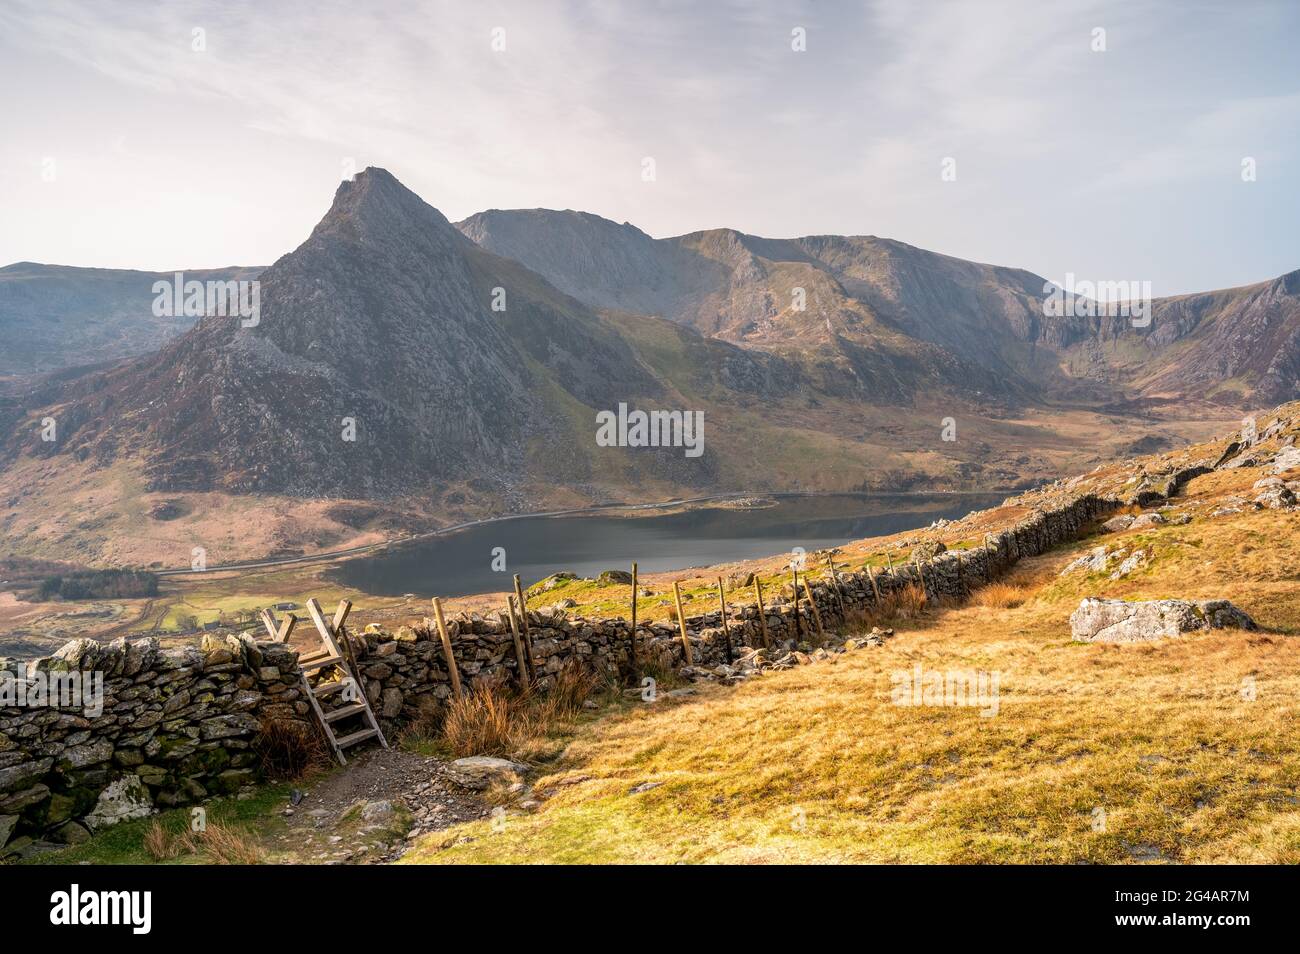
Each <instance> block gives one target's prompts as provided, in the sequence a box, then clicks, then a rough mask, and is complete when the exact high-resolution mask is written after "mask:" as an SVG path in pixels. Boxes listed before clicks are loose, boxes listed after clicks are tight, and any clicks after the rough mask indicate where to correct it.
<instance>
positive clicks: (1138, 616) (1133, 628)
mask: <svg viewBox="0 0 1300 954" xmlns="http://www.w3.org/2000/svg"><path fill="white" fill-rule="evenodd" d="M1225 627H1236V628H1240V629H1258V627H1257V626H1256V625H1255V621H1254V620H1252V619H1251V618H1250V617H1249V616H1248V615H1247V614H1246V613H1244V612H1243V611H1242V610H1240V609H1238V608H1237V607H1235V606H1233V605H1232V604H1231V603H1229V602H1228V601H1227V600H1206V601H1203V602H1201V603H1192V602H1189V601H1188V600H1145V601H1139V602H1129V601H1127V600H1107V599H1098V598H1096V597H1089V598H1088V599H1085V600H1083V601H1082V602H1081V603H1079V608H1078V609H1076V610H1075V611H1074V612H1073V613H1072V614H1071V615H1070V635H1071V636H1072V637H1073V638H1074V639H1075V640H1076V641H1078V642H1086V643H1142V642H1150V641H1151V640H1156V639H1164V638H1165V637H1168V636H1180V635H1182V634H1183V633H1190V632H1195V631H1197V630H1201V629H1222V628H1225Z"/></svg>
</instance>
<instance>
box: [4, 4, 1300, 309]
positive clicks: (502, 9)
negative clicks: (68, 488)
mask: <svg viewBox="0 0 1300 954" xmlns="http://www.w3.org/2000/svg"><path fill="white" fill-rule="evenodd" d="M1098 31H1102V32H1098ZM1297 40H1300V4H1296V3H1293V2H1282V3H1268V2H1250V0H1246V2H1235V3H1199V2H1194V0H1193V2H1142V0H1123V2H1084V0H1061V2H1053V0H1024V2H1021V0H1005V2H980V0H965V2H956V3H947V2H934V0H932V2H923V3H922V2H917V3H904V2H899V0H880V2H855V3H849V2H834V0H817V2H808V3H799V2H786V3H776V2H771V3H768V2H760V0H751V2H744V3H741V2H714V3H709V4H704V3H700V2H698V0H689V2H662V3H653V2H645V0H642V2H634V0H623V2H578V0H573V2H561V0H529V2H503V3H492V2H482V0H480V2H474V3H470V2H461V3H449V2H427V3H418V2H415V3H413V2H382V0H379V2H369V3H356V2H348V3H334V2H330V0H311V2H297V0H277V2H274V3H267V2H265V0H257V2H245V0H223V2H220V3H211V2H185V0H178V2H168V3H165V4H164V3H148V2H138V0H137V2H124V0H94V2H61V0H0V129H3V134H0V264H6V263H9V262H14V261H39V262H49V263H57V264H68V265H86V266H102V267H116V268H143V269H150V270H154V269H158V270H162V269H176V268H203V267H218V266H226V265H262V264H269V263H270V262H272V261H274V260H275V259H277V258H278V257H280V256H281V255H283V254H285V253H287V252H290V251H292V250H293V249H294V248H295V247H296V246H297V245H299V244H300V243H301V242H302V241H303V240H304V239H305V238H306V237H307V235H308V234H309V232H310V231H311V228H312V227H313V226H314V225H315V223H316V222H317V221H318V220H319V219H320V218H321V217H322V216H323V215H324V213H325V211H326V209H328V207H329V204H330V201H331V198H332V196H333V193H334V190H335V188H336V187H337V185H338V183H339V181H341V180H342V179H343V178H345V177H347V176H349V175H351V174H352V173H353V172H354V171H356V170H359V169H362V168H364V167H366V166H368V165H377V166H383V167H385V168H387V169H388V170H390V171H391V172H392V173H393V174H394V175H396V176H397V177H398V178H399V179H401V180H402V181H403V182H404V183H405V184H406V185H407V186H408V187H410V188H411V189H412V190H414V191H415V192H416V193H418V194H419V195H420V196H422V197H423V198H424V199H425V200H426V201H428V202H429V203H430V204H432V205H434V206H436V207H437V208H438V209H440V210H441V211H442V212H443V213H444V214H445V215H446V216H447V217H448V218H450V219H452V220H453V221H455V220H458V219H461V218H464V217H465V216H468V215H470V214H472V213H474V212H477V211H480V210H482V209H487V208H537V207H542V208H559V209H563V208H572V209H580V210H583V211H588V212H594V213H596V214H598V215H602V216H605V217H607V218H610V219H613V220H615V221H617V222H623V221H630V222H632V223H633V224H634V225H636V226H638V227H640V228H641V229H643V230H644V231H646V232H648V233H649V234H651V235H653V236H655V237H664V236H669V235H677V234H681V233H684V232H691V231H696V230H699V229H706V228H716V227H729V228H734V229H739V230H741V231H744V232H750V233H754V234H758V235H765V236H769V237H792V236H799V235H810V234H823V233H838V234H860V235H879V236H885V237H889V238H894V239H898V240H901V241H904V242H908V243H911V244H913V245H917V246H921V247H923V248H927V249H932V250H935V251H938V252H943V253H946V254H949V255H955V256H958V257H961V258H967V259H973V260H976V261H981V262H991V263H995V264H999V265H1007V266H1015V267H1021V268H1027V269H1029V270H1031V271H1033V272H1036V273H1038V274H1040V275H1043V276H1044V277H1047V278H1050V279H1052V280H1054V281H1057V282H1062V281H1064V280H1065V279H1066V276H1067V275H1072V276H1074V280H1075V281H1080V280H1091V281H1120V280H1127V281H1149V282H1151V286H1152V292H1153V294H1155V295H1156V296H1160V295H1168V294H1177V293H1182V292H1191V291H1199V290H1206V289H1211V288H1220V287H1228V286H1234V285H1241V284H1246V283H1250V282H1255V281H1262V280H1265V279H1269V278H1272V277H1275V276H1277V275H1280V274H1283V273H1285V272H1288V271H1291V270H1294V269H1296V268H1300V242H1297V238H1296V235H1297V230H1296V222H1297V221H1300V189H1298V188H1297V178H1298V177H1300V156H1298V155H1297V149H1298V148H1300V69H1298V68H1297V61H1296V58H1295V52H1294V51H1295V46H1296V41H1297ZM799 47H802V48H799ZM1100 47H1104V48H1100ZM647 159H652V160H653V171H654V175H653V178H647V177H646V174H645V170H646V168H647V163H646V160H647ZM1251 170H1253V176H1252V175H1250V174H1249V173H1250V171H1251Z"/></svg>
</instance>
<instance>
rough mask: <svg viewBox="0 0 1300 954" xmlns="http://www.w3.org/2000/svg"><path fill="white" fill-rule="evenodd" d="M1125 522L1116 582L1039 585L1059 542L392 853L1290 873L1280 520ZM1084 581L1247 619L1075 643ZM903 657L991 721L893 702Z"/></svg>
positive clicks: (609, 722) (1287, 660)
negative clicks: (496, 819)
mask: <svg viewBox="0 0 1300 954" xmlns="http://www.w3.org/2000/svg"><path fill="white" fill-rule="evenodd" d="M1141 536H1142V539H1141V542H1142V543H1143V544H1144V545H1145V546H1148V547H1149V548H1150V549H1151V551H1152V552H1153V554H1154V558H1153V561H1152V562H1151V563H1150V564H1149V565H1148V566H1147V567H1145V568H1144V569H1142V570H1139V571H1137V572H1135V573H1133V574H1132V575H1131V576H1130V577H1128V578H1126V579H1123V580H1120V581H1116V582H1110V581H1109V580H1108V579H1107V578H1106V577H1105V576H1101V575H1096V574H1094V575H1091V576H1089V575H1084V574H1079V573H1077V572H1075V573H1071V574H1069V575H1067V576H1066V577H1063V578H1058V576H1057V574H1059V572H1060V570H1061V569H1062V567H1063V566H1064V565H1065V564H1066V563H1067V562H1069V560H1070V559H1072V558H1073V557H1074V556H1076V555H1077V554H1078V553H1079V552H1082V551H1083V550H1084V549H1087V548H1089V547H1092V546H1095V545H1096V544H1097V543H1098V542H1099V539H1098V538H1094V539H1089V540H1086V541H1081V542H1080V543H1079V544H1078V545H1077V546H1074V547H1068V548H1062V549H1061V550H1059V551H1057V552H1054V553H1052V554H1049V555H1047V556H1044V557H1040V558H1037V559H1035V560H1032V561H1026V563H1025V564H1023V565H1022V566H1021V567H1020V568H1019V569H1018V570H1017V572H1016V573H1015V574H1013V575H1012V577H1011V578H1009V580H1008V582H1009V583H1011V584H1013V585H1015V586H1017V587H1022V588H1025V590H1026V595H1027V597H1029V598H1028V599H1027V600H1026V601H1025V602H1024V603H1022V604H1021V605H1018V606H1014V607H1007V608H1004V607H1001V606H987V605H978V604H972V605H968V606H965V607H961V608H957V609H949V610H940V611H936V610H933V609H932V610H930V611H927V612H926V613H924V614H922V615H921V616H920V617H919V618H914V619H913V620H911V621H910V622H907V621H905V622H904V623H903V624H901V625H898V626H897V629H898V634H897V635H896V636H895V637H894V638H893V639H892V640H890V641H889V642H887V643H886V644H885V645H883V646H881V647H878V648H872V649H865V650H858V651H855V652H852V653H849V654H847V655H845V656H842V657H840V658H839V659H838V660H837V661H836V662H835V663H834V664H830V663H822V664H818V665H814V666H808V667H803V668H800V669H796V670H791V671H788V672H783V673H777V674H772V675H768V676H764V677H762V678H761V679H757V680H754V681H751V682H748V683H746V684H744V685H742V686H739V687H734V688H727V687H702V688H701V689H700V691H699V693H698V694H697V695H695V696H690V697H686V698H685V699H683V700H668V699H666V698H664V697H663V696H662V695H661V696H660V699H659V701H658V702H656V703H654V704H649V705H643V706H640V707H638V708H635V709H633V710H630V711H627V712H624V713H620V714H617V715H614V716H611V717H608V718H605V719H602V720H600V721H598V722H594V723H590V724H587V725H583V726H581V727H580V728H579V729H578V730H577V734H576V737H575V739H574V740H573V741H572V742H571V743H570V745H569V746H568V748H567V750H566V751H565V752H564V754H563V757H562V758H561V759H560V760H559V761H558V762H557V763H556V764H555V765H554V767H553V770H552V772H551V774H550V775H549V776H547V777H543V778H541V779H539V780H538V782H537V785H536V790H537V791H538V792H539V793H542V794H543V795H545V796H547V798H546V801H545V802H544V803H543V807H542V808H541V809H539V810H538V811H537V812H536V813H534V814H532V815H518V816H511V818H510V821H509V824H507V825H505V826H498V830H495V831H494V830H492V827H491V826H489V825H487V824H485V823H474V824H471V825H467V826H461V827H459V828H457V829H454V830H452V831H451V832H448V833H445V834H439V835H432V836H429V837H427V838H426V839H424V840H423V841H422V842H421V843H420V845H419V846H418V847H417V849H416V850H415V851H414V852H413V853H412V854H411V855H409V856H408V858H407V860H408V861H411V862H422V861H423V862H432V861H437V862H460V863H463V862H479V861H481V862H543V861H547V862H649V863H673V862H680V861H685V862H708V861H720V862H848V861H859V862H863V861H865V862H1015V863H1028V862H1047V863H1076V862H1094V863H1131V862H1141V861H1161V860H1169V861H1177V862H1252V863H1254V862H1272V863H1300V797H1297V788H1298V786H1300V736H1297V734H1296V733H1295V731H1294V712H1295V711H1296V708H1297V706H1300V639H1296V638H1294V636H1295V635H1296V634H1300V588H1298V587H1297V586H1296V580H1297V569H1296V568H1297V566H1300V515H1296V514H1279V513H1277V512H1273V511H1265V512H1262V513H1256V514H1243V515H1240V516H1235V517H1226V518H1215V519H1204V520H1197V521H1194V522H1193V523H1191V524H1188V525H1186V526H1182V527H1162V528H1160V529H1158V530H1156V531H1154V532H1148V533H1145V534H1143V535H1141ZM1100 539H1105V540H1107V541H1109V540H1110V538H1109V537H1106V538H1100ZM1084 595H1106V596H1123V597H1125V598H1129V599H1141V598H1155V597H1167V596H1181V597H1185V598H1189V599H1202V598H1209V597H1216V596H1226V597H1229V598H1231V599H1232V600H1233V601H1234V602H1236V603H1237V604H1238V605H1239V606H1241V607H1243V608H1244V609H1246V610H1247V611H1248V612H1250V613H1251V614H1252V615H1254V616H1255V618H1256V619H1257V620H1258V621H1259V622H1260V624H1261V625H1263V626H1264V627H1265V628H1266V629H1268V630H1269V631H1270V632H1267V633H1247V632H1238V631H1214V632H1205V633H1199V634H1194V635H1189V636H1186V637H1184V638H1181V639H1171V640H1165V641H1161V642H1156V643H1149V644H1141V645H1092V644H1080V643H1074V642H1072V641H1071V639H1070V632H1069V624H1068V617H1069V615H1070V613H1071V612H1072V611H1073V609H1074V608H1075V607H1076V606H1077V605H1078V600H1079V598H1080V597H1081V596H1084ZM917 666H920V667H921V669H922V671H923V672H925V673H935V672H939V673H947V672H950V671H958V672H969V671H975V672H983V673H988V674H993V673H996V674H997V676H998V679H999V682H998V692H997V696H996V714H988V715H982V714H981V711H984V712H988V709H989V707H987V706H985V707H984V708H983V710H982V709H981V708H979V707H974V706H971V707H956V706H942V705H900V704H895V703H894V701H893V692H892V691H891V690H892V688H893V686H894V685H895V683H896V682H897V681H898V680H899V679H900V678H907V677H908V676H909V674H911V673H913V672H914V671H915V667H917ZM645 782H658V783H660V784H659V785H658V787H655V788H653V789H651V790H647V791H642V792H639V793H637V794H631V792H632V790H633V789H634V788H635V787H636V786H638V785H641V784H642V783H645Z"/></svg>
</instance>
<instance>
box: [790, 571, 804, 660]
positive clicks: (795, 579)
mask: <svg viewBox="0 0 1300 954" xmlns="http://www.w3.org/2000/svg"><path fill="white" fill-rule="evenodd" d="M790 572H791V574H792V576H791V580H792V581H793V582H792V586H793V587H794V643H795V646H798V645H799V638H800V637H801V636H803V628H802V627H801V626H800V625H799V567H798V566H796V565H795V564H793V563H791V564H790Z"/></svg>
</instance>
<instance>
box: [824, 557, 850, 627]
mask: <svg viewBox="0 0 1300 954" xmlns="http://www.w3.org/2000/svg"><path fill="white" fill-rule="evenodd" d="M826 565H827V566H828V567H830V569H831V585H832V586H833V587H834V588H835V589H834V593H835V602H837V603H839V604H840V618H841V619H845V621H846V622H847V611H846V610H845V609H844V591H843V590H842V589H840V575H839V574H838V573H836V572H835V558H834V557H833V556H831V555H830V554H829V553H827V554H826Z"/></svg>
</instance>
